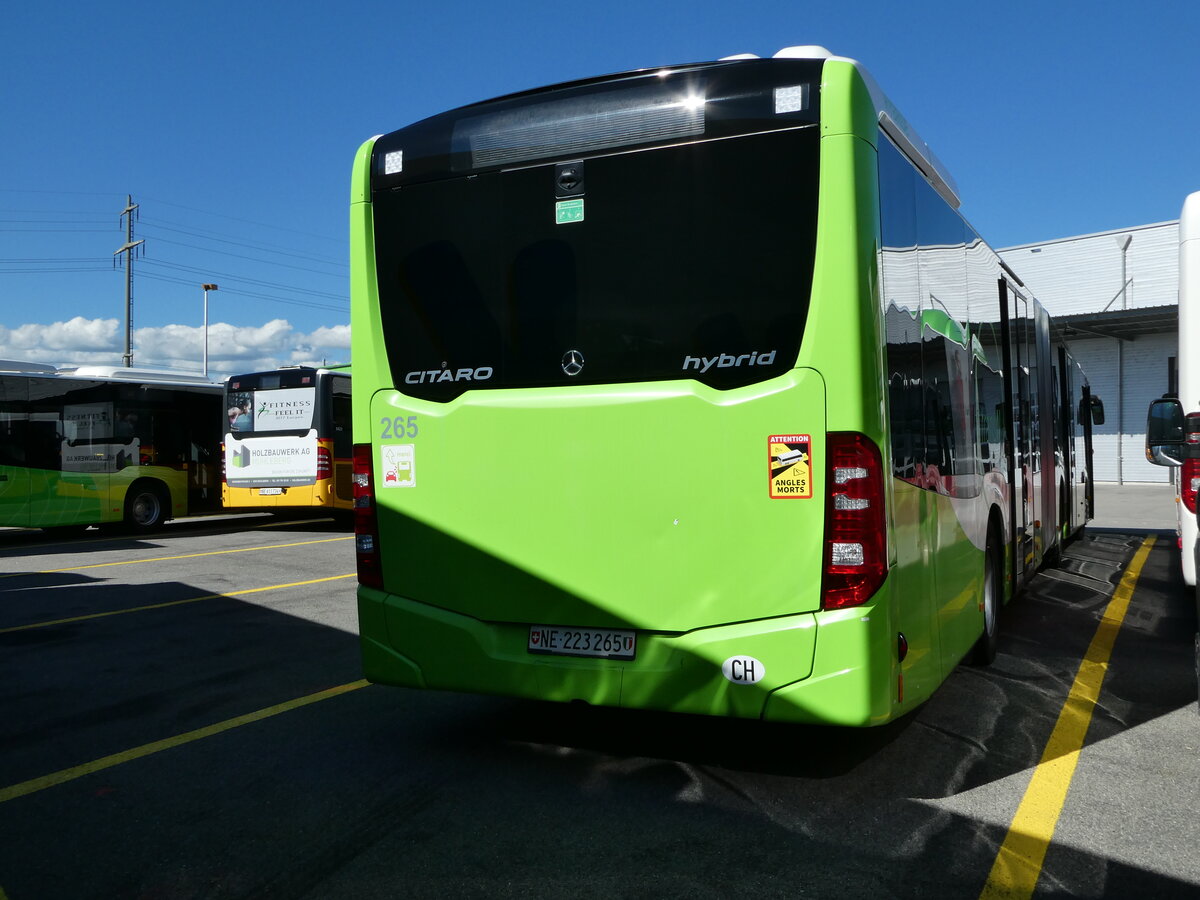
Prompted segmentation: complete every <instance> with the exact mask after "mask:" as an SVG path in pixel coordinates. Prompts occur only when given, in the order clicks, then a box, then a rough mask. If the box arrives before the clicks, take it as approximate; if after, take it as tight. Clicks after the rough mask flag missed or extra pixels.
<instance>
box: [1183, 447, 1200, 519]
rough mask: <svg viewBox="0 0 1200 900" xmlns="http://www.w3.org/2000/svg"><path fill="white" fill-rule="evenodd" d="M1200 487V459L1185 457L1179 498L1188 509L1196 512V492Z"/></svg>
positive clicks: (1193, 512)
mask: <svg viewBox="0 0 1200 900" xmlns="http://www.w3.org/2000/svg"><path fill="white" fill-rule="evenodd" d="M1197 489H1200V459H1185V460H1184V461H1183V468H1182V469H1180V471H1179V498H1180V499H1181V500H1182V501H1183V505H1184V506H1186V507H1187V511H1188V512H1190V513H1192V514H1193V515H1195V513H1196V492H1197Z"/></svg>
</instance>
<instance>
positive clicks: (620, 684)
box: [358, 586, 891, 725]
mask: <svg viewBox="0 0 1200 900" xmlns="http://www.w3.org/2000/svg"><path fill="white" fill-rule="evenodd" d="M358 607H359V622H360V633H361V636H362V637H361V646H362V659H363V669H364V674H365V676H366V678H367V679H368V680H369V681H372V682H375V683H378V684H392V685H402V686H407V687H415V688H431V689H436V690H449V691H462V692H469V693H486V694H499V695H504V696H514V697H524V698H529V699H535V700H550V701H558V702H570V701H584V702H586V703H590V704H594V705H599V706H616V707H627V708H640V709H657V710H663V711H669V712H679V713H693V714H701V715H716V716H733V717H740V718H754V719H758V718H766V719H773V720H779V721H790V722H810V723H821V724H831V723H832V724H844V725H871V724H878V723H879V722H882V721H885V720H886V719H887V718H888V717H889V716H890V714H891V706H890V704H889V703H888V702H887V698H888V688H887V686H886V684H885V685H883V686H882V687H880V686H878V685H875V687H874V689H872V685H873V684H874V683H875V682H876V681H878V679H877V678H876V679H872V678H870V677H869V675H870V673H869V672H868V671H867V670H868V669H869V668H873V667H874V665H873V664H877V663H878V662H882V663H883V664H884V665H885V666H886V665H887V663H888V660H886V659H884V660H878V659H877V657H878V653H877V652H875V651H877V650H879V649H880V648H886V647H887V646H889V643H890V641H889V639H888V638H887V636H886V635H885V634H881V633H880V634H877V632H881V631H882V629H881V628H880V627H879V626H877V625H876V626H873V625H872V617H871V614H870V613H871V610H870V609H869V608H860V609H856V610H851V611H842V612H834V613H828V612H825V613H803V614H798V615H793V616H785V617H780V618H775V619H769V620H760V621H755V622H744V623H736V624H732V625H720V626H714V627H710V628H701V629H696V630H694V631H690V632H685V633H683V634H661V633H652V632H644V631H639V632H638V638H637V640H638V645H637V656H636V658H635V659H634V660H629V661H622V660H611V659H596V658H578V657H562V656H546V655H541V654H534V653H530V652H529V649H528V640H529V626H528V625H526V624H510V623H491V622H483V621H480V620H478V619H475V618H472V617H470V616H464V615H461V614H458V613H454V612H449V611H447V610H444V609H440V608H437V607H433V606H429V605H427V604H423V603H419V602H416V601H413V600H409V599H406V598H403V597H398V596H396V595H392V594H386V593H384V592H381V591H377V590H373V589H371V588H366V587H361V586H360V587H359V590H358ZM879 618H880V619H881V620H882V619H885V618H886V617H884V616H881V617H879ZM881 624H882V622H881ZM818 635H820V639H819V640H818ZM825 645H828V647H829V650H828V651H824V650H823V647H824V646H825ZM864 650H867V651H868V652H869V653H870V657H869V661H868V657H865V656H863V655H861V654H862V653H863V651H864ZM848 653H855V654H859V655H855V656H850V655H846V654H848ZM883 653H884V655H885V656H886V650H884V651H883ZM847 659H855V660H859V661H863V662H865V663H866V664H865V665H858V666H847V664H846V660H847ZM735 661H736V662H735ZM814 666H816V667H815V668H814Z"/></svg>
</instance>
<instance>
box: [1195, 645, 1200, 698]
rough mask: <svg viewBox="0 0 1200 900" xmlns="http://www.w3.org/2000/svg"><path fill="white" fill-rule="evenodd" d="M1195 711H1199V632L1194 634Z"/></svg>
mask: <svg viewBox="0 0 1200 900" xmlns="http://www.w3.org/2000/svg"><path fill="white" fill-rule="evenodd" d="M1196 711H1197V712H1200V634H1197V635H1196Z"/></svg>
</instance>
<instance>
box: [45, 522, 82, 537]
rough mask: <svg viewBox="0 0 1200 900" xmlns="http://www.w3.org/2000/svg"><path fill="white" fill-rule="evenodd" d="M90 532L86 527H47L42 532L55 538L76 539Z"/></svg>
mask: <svg viewBox="0 0 1200 900" xmlns="http://www.w3.org/2000/svg"><path fill="white" fill-rule="evenodd" d="M87 530H88V527H87V526H86V525H47V526H46V527H45V528H43V529H42V531H44V532H46V534H48V535H51V536H53V537H55V538H63V539H66V538H74V537H80V536H81V535H82V534H83V533H84V532H85V531H87Z"/></svg>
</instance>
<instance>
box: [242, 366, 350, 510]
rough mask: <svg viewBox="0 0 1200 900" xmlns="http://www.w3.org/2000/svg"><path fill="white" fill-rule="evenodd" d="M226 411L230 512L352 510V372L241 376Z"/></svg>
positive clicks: (302, 371) (296, 371) (290, 371)
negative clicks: (294, 508)
mask: <svg viewBox="0 0 1200 900" xmlns="http://www.w3.org/2000/svg"><path fill="white" fill-rule="evenodd" d="M225 403H226V410H227V416H228V428H227V429H226V433H225V447H224V464H225V470H224V471H225V487H224V491H223V495H224V503H225V505H226V506H229V507H255V506H270V507H287V506H300V507H328V508H331V509H337V508H349V506H350V500H351V490H350V467H351V462H350V451H349V446H350V376H349V371H348V369H346V368H344V367H343V368H341V369H314V368H308V367H299V366H298V367H289V368H285V369H279V370H277V371H273V372H256V373H251V374H247V375H233V376H231V377H230V378H229V379H228V380H227V382H226V392H225Z"/></svg>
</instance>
